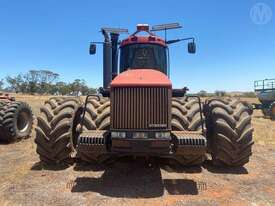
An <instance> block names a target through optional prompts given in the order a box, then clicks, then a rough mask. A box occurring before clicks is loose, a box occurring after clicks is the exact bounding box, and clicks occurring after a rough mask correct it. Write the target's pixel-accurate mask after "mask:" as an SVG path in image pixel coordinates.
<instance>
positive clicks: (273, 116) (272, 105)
mask: <svg viewBox="0 0 275 206" xmlns="http://www.w3.org/2000/svg"><path fill="white" fill-rule="evenodd" d="M274 108H275V102H273V103H272V104H271V105H270V117H271V119H272V120H275V113H273V110H274Z"/></svg>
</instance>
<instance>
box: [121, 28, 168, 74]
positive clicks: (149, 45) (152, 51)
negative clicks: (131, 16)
mask: <svg viewBox="0 0 275 206" xmlns="http://www.w3.org/2000/svg"><path fill="white" fill-rule="evenodd" d="M140 32H146V33H147V35H146V36H140V35H137V34H138V33H140ZM167 53H168V47H167V45H166V43H165V41H164V40H163V39H162V38H160V37H158V36H156V35H155V34H153V33H152V32H150V31H149V26H148V25H137V31H136V32H135V33H134V34H132V35H131V36H129V37H128V38H127V39H124V40H123V41H122V42H121V44H120V69H119V71H120V73H121V72H124V71H126V70H129V69H155V70H158V71H160V72H162V73H164V74H167V72H168V69H167V67H168V64H167V62H168V59H167V56H168V55H167Z"/></svg>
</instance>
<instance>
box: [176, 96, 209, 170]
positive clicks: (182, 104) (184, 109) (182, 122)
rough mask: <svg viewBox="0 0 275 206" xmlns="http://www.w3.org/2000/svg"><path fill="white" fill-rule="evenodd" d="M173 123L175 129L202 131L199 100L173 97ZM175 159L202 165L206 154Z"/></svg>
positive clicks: (180, 161)
mask: <svg viewBox="0 0 275 206" xmlns="http://www.w3.org/2000/svg"><path fill="white" fill-rule="evenodd" d="M203 118H204V117H203ZM203 121H204V119H203ZM171 123H172V130H173V131H202V127H201V126H202V125H201V123H202V122H201V115H200V108H199V102H198V100H197V99H195V98H187V97H181V98H172V122H171ZM175 159H176V160H177V161H178V162H179V163H180V164H182V165H188V166H192V165H200V164H202V163H203V162H204V160H205V155H198V154H194V155H188V156H187V155H185V156H176V157H175Z"/></svg>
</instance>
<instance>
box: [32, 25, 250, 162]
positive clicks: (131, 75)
mask: <svg viewBox="0 0 275 206" xmlns="http://www.w3.org/2000/svg"><path fill="white" fill-rule="evenodd" d="M180 27H181V26H180V25H179V24H177V23H176V24H165V25H157V26H154V27H152V28H151V29H150V27H149V26H148V25H146V24H142V25H138V26H137V31H136V32H135V33H133V34H132V35H130V36H129V37H128V38H126V39H124V40H122V41H119V35H120V33H123V32H127V30H125V29H111V28H102V30H101V32H102V34H103V36H104V42H93V43H92V44H91V45H90V54H95V53H96V43H100V44H103V77H104V79H103V88H101V89H100V90H99V93H100V94H98V95H88V96H87V97H86V100H85V102H84V103H81V100H80V99H75V98H68V99H66V98H51V99H50V100H48V101H47V102H46V103H45V105H44V106H43V107H42V108H41V115H40V116H39V117H38V127H37V135H36V139H35V142H36V143H37V153H38V154H39V156H40V159H41V161H42V162H45V163H47V164H55V163H67V162H70V161H71V158H72V157H73V156H75V157H78V158H80V159H82V160H84V161H87V162H100V161H102V160H104V159H106V158H108V157H110V156H129V155H130V156H157V157H164V158H173V159H175V160H177V161H178V162H180V163H181V164H183V165H197V164H201V163H202V162H203V161H204V160H205V156H206V154H207V153H209V154H211V157H212V161H213V163H214V164H216V165H227V166H242V165H244V164H245V163H247V162H248V161H249V157H250V155H251V147H252V144H253V140H252V132H253V128H252V126H251V114H252V111H251V109H250V108H251V107H249V106H248V105H246V104H245V103H242V102H240V101H238V100H234V99H218V98H213V99H209V100H207V101H205V102H204V103H202V101H201V99H200V97H199V96H190V95H187V94H186V92H187V90H188V89H187V88H183V89H173V88H172V82H171V81H170V79H169V50H168V45H169V44H173V43H176V42H180V41H189V43H188V52H189V53H192V54H193V53H195V52H196V44H195V41H194V38H185V39H176V40H166V35H165V39H162V38H161V37H159V36H157V35H155V33H154V32H156V31H160V30H164V31H165V34H166V30H168V29H175V28H180ZM140 32H143V33H146V35H143V36H142V35H138V34H139V33H140ZM118 57H120V61H119V67H118Z"/></svg>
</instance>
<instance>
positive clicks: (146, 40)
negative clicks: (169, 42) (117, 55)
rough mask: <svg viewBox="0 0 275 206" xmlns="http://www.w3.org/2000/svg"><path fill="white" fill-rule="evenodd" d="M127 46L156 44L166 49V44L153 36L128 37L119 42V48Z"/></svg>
mask: <svg viewBox="0 0 275 206" xmlns="http://www.w3.org/2000/svg"><path fill="white" fill-rule="evenodd" d="M129 44H158V45H161V46H164V47H166V43H165V41H164V40H163V39H162V38H160V37H158V36H153V35H147V36H129V37H128V38H127V39H124V40H123V41H122V42H121V44H120V47H123V46H126V45H129Z"/></svg>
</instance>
